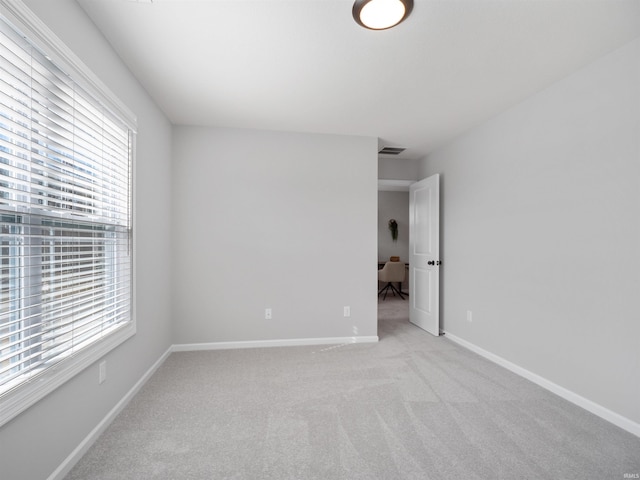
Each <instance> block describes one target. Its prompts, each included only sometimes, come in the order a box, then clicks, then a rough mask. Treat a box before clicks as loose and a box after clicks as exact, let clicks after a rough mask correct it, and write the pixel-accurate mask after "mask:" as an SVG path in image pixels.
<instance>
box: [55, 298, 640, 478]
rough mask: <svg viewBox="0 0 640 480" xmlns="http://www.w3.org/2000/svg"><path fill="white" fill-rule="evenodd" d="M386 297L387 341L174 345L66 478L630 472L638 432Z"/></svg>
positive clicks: (639, 446)
mask: <svg viewBox="0 0 640 480" xmlns="http://www.w3.org/2000/svg"><path fill="white" fill-rule="evenodd" d="M406 305H407V302H402V300H399V299H393V298H391V299H390V298H389V297H387V301H386V302H384V304H382V305H381V306H380V312H379V316H380V319H379V335H380V342H379V343H378V344H365V345H342V346H326V347H287V348H265V349H247V350H224V351H212V352H186V353H174V354H172V355H171V356H170V357H169V358H168V359H167V361H166V362H165V363H164V364H163V365H162V366H161V367H160V369H159V370H158V371H157V372H156V374H155V375H154V376H153V377H152V378H151V379H150V381H149V382H148V383H147V384H146V385H145V386H144V387H143V389H142V390H141V391H140V393H139V394H138V395H137V396H136V397H135V398H134V399H133V401H132V402H131V403H130V404H129V405H128V406H127V407H126V408H125V410H124V411H123V412H122V413H121V414H120V415H119V416H118V417H117V418H116V420H115V421H114V422H113V424H112V425H111V426H110V427H109V428H108V429H107V431H106V432H105V433H104V434H103V435H102V436H101V437H100V439H99V440H98V441H97V442H96V443H95V445H94V446H93V447H92V448H91V449H90V450H89V452H88V453H87V454H86V455H85V456H84V457H83V458H82V459H81V460H80V462H79V463H78V464H77V465H76V466H75V468H74V469H73V470H72V471H71V472H70V474H69V475H68V476H67V480H94V479H95V480H97V479H101V480H107V479H118V480H121V479H127V480H129V479H136V480H141V479H171V480H181V479H194V480H196V479H203V480H204V479H207V480H208V479H274V480H284V479H296V480H303V479H318V480H320V479H321V480H332V479H344V480H352V479H353V480H358V479H362V480H364V479H367V480H369V479H371V480H373V479H376V480H381V479H390V480H391V479H420V480H426V479H446V480H450V479H465V480H472V479H487V480H499V479H536V480H543V479H551V480H558V479H579V480H589V479H594V480H603V479H623V478H624V474H625V473H627V474H636V473H640V439H638V438H637V437H634V436H633V435H631V434H629V433H627V432H625V431H623V430H621V429H619V428H617V427H615V426H612V425H610V424H608V423H607V422H605V421H603V420H601V419H599V418H597V417H595V416H594V415H592V414H590V413H588V412H586V411H584V410H582V409H580V408H578V407H575V406H573V405H571V404H569V403H568V402H566V401H564V400H562V399H560V398H558V397H556V396H554V395H553V394H551V393H548V392H547V391H545V390H543V389H541V388H539V387H537V386H536V385H534V384H532V383H530V382H528V381H526V380H524V379H522V378H520V377H518V376H516V375H514V374H512V373H510V372H508V371H507V370H504V369H502V368H501V367H498V366H496V365H494V364H492V363H490V362H488V361H486V360H484V359H482V358H481V357H479V356H477V355H475V354H473V353H471V352H469V351H466V350H465V349H463V348H460V347H458V346H457V345H455V344H453V343H452V342H450V341H448V340H447V339H446V338H435V337H432V336H430V335H429V334H427V333H425V332H423V331H421V330H420V329H418V328H416V327H414V326H412V325H411V324H409V323H408V321H407V310H406Z"/></svg>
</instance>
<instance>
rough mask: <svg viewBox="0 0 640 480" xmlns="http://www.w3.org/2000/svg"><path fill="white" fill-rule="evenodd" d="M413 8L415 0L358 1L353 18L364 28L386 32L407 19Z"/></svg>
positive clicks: (354, 6) (354, 7)
mask: <svg viewBox="0 0 640 480" xmlns="http://www.w3.org/2000/svg"><path fill="white" fill-rule="evenodd" d="M412 8H413V0H356V2H355V3H354V4H353V18H354V20H355V21H356V22H357V23H358V24H359V25H361V26H363V27H364V28H369V29H371V30H385V29H387V28H391V27H395V26H396V25H398V24H399V23H400V22H402V21H403V20H404V19H405V18H407V17H408V16H409V14H410V13H411V9H412Z"/></svg>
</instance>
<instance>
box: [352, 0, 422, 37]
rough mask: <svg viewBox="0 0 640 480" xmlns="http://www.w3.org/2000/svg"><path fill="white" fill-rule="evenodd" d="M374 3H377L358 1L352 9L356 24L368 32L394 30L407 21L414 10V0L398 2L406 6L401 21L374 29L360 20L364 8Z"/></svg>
mask: <svg viewBox="0 0 640 480" xmlns="http://www.w3.org/2000/svg"><path fill="white" fill-rule="evenodd" d="M372 1H375V0H356V1H355V2H354V3H353V9H352V14H353V19H354V20H355V21H356V23H357V24H358V25H360V26H361V27H364V28H366V29H368V30H388V29H389V28H393V27H395V26H396V25H399V24H401V23H402V22H403V21H405V20H406V19H407V17H408V16H409V15H410V14H411V11H412V10H413V0H398V1H399V2H400V3H401V4H402V5H404V15H403V16H402V17H401V18H400V20H398V21H397V22H395V23H394V24H392V25H388V26H385V27H382V28H374V27H371V26H369V25H366V24H365V23H364V22H363V21H362V19H361V18H360V16H361V14H362V10H363V9H364V7H366V6H367V5H368V4H369V3H371V2H372Z"/></svg>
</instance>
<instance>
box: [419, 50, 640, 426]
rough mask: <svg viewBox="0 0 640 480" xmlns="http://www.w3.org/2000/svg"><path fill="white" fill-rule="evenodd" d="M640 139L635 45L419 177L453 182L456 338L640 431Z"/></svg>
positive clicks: (447, 222) (495, 124) (447, 322)
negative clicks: (433, 176)
mask: <svg viewBox="0 0 640 480" xmlns="http://www.w3.org/2000/svg"><path fill="white" fill-rule="evenodd" d="M639 142H640V40H638V39H637V40H635V41H634V42H632V43H631V44H629V45H627V46H625V47H623V48H622V49H620V50H617V51H615V52H613V53H611V54H609V55H607V56H605V57H603V58H601V59H599V60H598V61H596V62H595V63H593V64H592V65H590V66H588V67H587V68H585V69H583V70H581V71H579V72H577V73H575V74H574V75H572V76H570V77H568V78H566V79H564V80H562V81H560V82H558V83H557V84H555V85H553V86H552V87H550V88H548V89H546V90H544V91H542V92H540V93H539V94H537V95H535V96H533V97H531V98H530V99H528V100H526V101H525V102H523V103H521V104H520V105H518V106H516V107H515V108H513V109H511V110H509V111H508V112H506V113H504V114H502V115H500V116H498V117H496V118H495V119H493V120H491V121H489V122H487V123H485V124H482V125H480V126H478V127H477V128H475V129H473V130H472V131H470V132H468V133H467V134H466V135H464V136H462V137H460V138H458V139H457V140H455V141H454V142H452V143H451V144H449V145H448V146H446V147H444V148H442V149H440V150H439V151H437V152H435V153H433V154H432V155H430V156H429V157H428V158H427V159H426V161H425V162H424V164H423V165H422V168H421V170H420V174H421V176H422V177H425V176H428V175H430V174H432V173H441V174H442V217H441V218H442V236H443V238H442V245H443V260H444V263H443V265H444V266H443V268H442V275H443V278H442V293H443V318H444V328H445V330H446V331H447V332H450V333H452V334H454V335H456V336H458V337H461V338H462V339H464V340H466V341H468V342H471V343H472V344H475V345H477V346H479V347H481V348H483V349H485V350H488V351H489V352H492V353H494V354H496V355H498V356H500V357H503V358H504V359H506V360H508V361H511V362H513V363H515V364H516V365H519V366H520V367H522V368H525V369H527V370H529V371H531V372H533V373H535V374H537V375H540V376H542V377H544V378H546V379H547V380H550V381H551V382H554V383H555V384H558V385H560V386H562V387H564V388H566V389H569V390H570V391H572V392H574V393H577V394H578V395H581V396H582V397H585V398H587V399H589V400H591V401H593V402H595V403H596V404H599V405H601V406H603V407H605V408H607V409H609V410H611V411H613V412H616V413H617V414H619V415H622V416H623V417H626V419H630V420H631V421H632V422H635V423H636V424H638V423H640V401H638V399H639V398H640V375H638V372H640V349H639V348H638V345H639V341H640V318H639V313H638V307H637V303H636V302H637V297H638V293H639V292H640V250H639V246H640V143H639ZM466 310H472V312H473V322H472V323H468V322H467V321H466Z"/></svg>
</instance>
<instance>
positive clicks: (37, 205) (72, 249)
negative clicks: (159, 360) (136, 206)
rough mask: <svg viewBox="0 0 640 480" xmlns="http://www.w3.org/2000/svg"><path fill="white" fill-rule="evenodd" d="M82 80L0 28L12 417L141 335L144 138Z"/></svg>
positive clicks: (2, 391)
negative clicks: (138, 260)
mask: <svg viewBox="0 0 640 480" xmlns="http://www.w3.org/2000/svg"><path fill="white" fill-rule="evenodd" d="M21 10H22V11H26V9H25V7H21ZM37 27H38V28H39V29H40V30H42V29H44V26H42V25H38V26H37ZM31 28H33V27H31ZM39 33H42V32H41V31H40V32H39ZM48 35H50V36H51V34H50V32H49V33H48ZM55 41H57V40H55ZM74 60H75V59H74ZM61 63H64V62H61ZM74 63H75V64H78V62H77V60H76V61H75V62H74ZM84 78H87V77H86V73H83V72H77V71H74V68H65V67H62V66H59V64H58V63H54V62H53V61H52V60H51V59H50V57H49V56H48V54H47V52H46V51H45V50H44V49H41V48H40V47H39V46H37V45H36V44H35V43H32V42H31V41H30V40H29V39H27V38H26V37H25V35H24V34H22V33H21V32H19V31H18V30H16V29H15V28H14V27H13V26H12V24H10V23H9V22H8V21H7V20H6V19H5V18H1V19H0V249H1V256H0V401H1V402H2V403H0V407H5V406H8V407H10V408H7V411H8V412H9V413H8V414H11V415H15V414H16V413H18V412H19V411H20V410H22V409H24V408H26V407H25V404H26V405H27V406H28V405H30V404H31V403H33V402H35V401H37V399H39V398H41V397H42V396H44V395H46V394H47V393H48V392H49V391H51V390H52V389H53V388H56V387H57V386H58V385H59V384H60V383H62V382H63V381H66V379H67V378H69V377H70V376H72V375H74V374H75V373H77V372H78V371H79V370H80V369H82V368H84V367H86V366H87V365H88V364H90V363H91V362H92V361H95V360H96V359H97V358H99V355H104V353H106V351H108V349H110V348H113V346H115V343H114V338H115V339H119V340H115V342H116V343H120V342H121V341H123V340H124V338H126V337H128V336H129V335H130V334H132V333H133V331H134V329H133V328H132V327H134V325H133V316H132V284H133V283H132V270H133V268H132V265H133V264H132V157H133V142H134V130H133V128H132V126H131V125H130V122H129V121H127V120H125V119H123V118H121V117H120V116H119V115H118V113H117V112H116V113H114V109H113V108H111V107H110V106H109V102H107V101H103V100H102V99H101V98H100V94H96V93H94V92H92V91H91V90H92V88H85V87H84V85H83V84H86V83H87V82H83V79H84ZM123 332H125V333H124V334H123ZM109 339H110V340H109ZM5 404H6V405H5ZM11 411H13V413H11ZM3 420H4V421H6V420H8V417H7V418H4V417H0V424H1V423H2V421H3Z"/></svg>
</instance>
